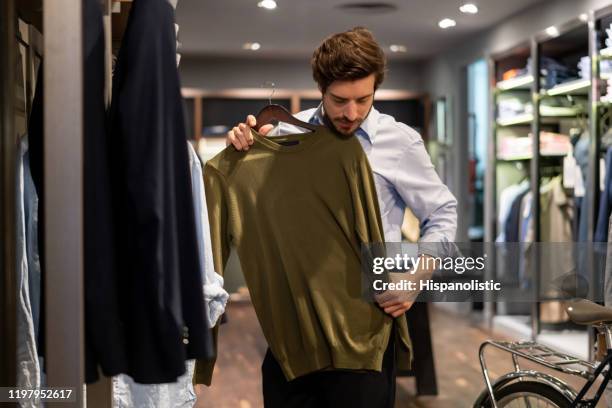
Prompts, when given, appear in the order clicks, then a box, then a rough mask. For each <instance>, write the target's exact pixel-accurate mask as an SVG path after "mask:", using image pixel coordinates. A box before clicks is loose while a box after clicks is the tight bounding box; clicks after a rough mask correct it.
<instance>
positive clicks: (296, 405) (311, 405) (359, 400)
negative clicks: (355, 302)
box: [261, 336, 396, 408]
mask: <svg viewBox="0 0 612 408" xmlns="http://www.w3.org/2000/svg"><path fill="white" fill-rule="evenodd" d="M394 337H395V336H391V337H390V338H389V344H388V345H387V347H386V350H385V353H384V356H383V362H382V370H381V371H380V372H355V371H349V370H323V371H318V372H315V373H311V374H307V375H305V376H303V377H300V378H297V379H295V380H292V381H287V379H286V378H285V375H284V374H283V370H282V368H281V366H280V365H279V363H278V361H277V360H276V359H275V358H274V355H273V354H272V352H271V351H270V349H268V350H267V351H266V356H265V358H264V361H263V364H262V366H261V377H262V383H263V384H262V389H263V399H264V406H265V407H266V408H319V407H349V406H350V407H356V408H373V407H376V408H393V407H394V406H395V388H396V385H395V374H396V366H395V356H394V341H393V340H394Z"/></svg>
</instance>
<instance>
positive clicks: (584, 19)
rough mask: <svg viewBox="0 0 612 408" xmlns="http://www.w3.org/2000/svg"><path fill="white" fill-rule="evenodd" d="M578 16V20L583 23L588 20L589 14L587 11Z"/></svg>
mask: <svg viewBox="0 0 612 408" xmlns="http://www.w3.org/2000/svg"><path fill="white" fill-rule="evenodd" d="M578 18H579V19H580V21H584V22H585V23H586V22H587V21H589V15H588V14H587V13H582V14H581V15H579V16H578Z"/></svg>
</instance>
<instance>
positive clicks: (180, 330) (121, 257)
mask: <svg viewBox="0 0 612 408" xmlns="http://www.w3.org/2000/svg"><path fill="white" fill-rule="evenodd" d="M175 55H176V38H175V31H174V11H173V9H172V7H171V6H170V4H169V3H168V2H167V0H136V1H134V2H133V5H132V9H131V12H130V16H129V20H128V25H127V28H126V32H125V34H124V37H123V40H122V44H121V49H120V51H119V55H118V58H117V63H116V66H115V73H114V78H113V100H112V106H111V116H110V119H111V123H110V143H111V145H112V149H111V151H110V152H111V162H112V166H113V175H112V193H113V200H114V203H115V211H116V213H117V220H118V222H117V223H116V224H115V225H116V227H117V228H116V231H115V233H116V237H117V242H118V252H117V261H118V263H117V266H118V268H119V277H120V284H119V287H120V291H121V293H120V297H121V301H122V305H121V307H122V312H123V313H125V316H126V319H125V324H126V341H127V351H128V354H127V356H128V360H129V367H128V371H127V373H128V374H129V375H130V376H132V377H133V378H134V380H136V381H137V382H140V383H159V382H170V381H175V380H176V378H177V377H178V376H179V375H181V374H183V373H184V371H185V364H184V363H185V359H191V358H210V357H211V354H212V347H211V337H210V330H209V329H208V328H207V324H206V319H205V316H206V313H205V303H204V299H203V289H202V276H201V272H200V271H201V269H200V265H199V259H198V252H197V251H198V247H197V241H196V230H195V220H194V218H195V215H194V206H193V197H192V190H191V177H190V171H189V159H188V152H187V136H186V135H187V133H186V128H185V116H184V113H183V101H182V97H181V91H180V84H179V77H178V71H177V67H176V56H175ZM184 342H185V343H187V344H184Z"/></svg>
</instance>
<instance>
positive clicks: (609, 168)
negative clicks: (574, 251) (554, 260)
mask: <svg viewBox="0 0 612 408" xmlns="http://www.w3.org/2000/svg"><path fill="white" fill-rule="evenodd" d="M611 211H612V148H609V149H608V151H607V153H606V177H605V181H604V191H603V192H602V193H601V198H600V199H599V213H598V214H597V226H596V228H595V237H594V238H593V241H594V242H607V239H608V220H609V218H610V212H611Z"/></svg>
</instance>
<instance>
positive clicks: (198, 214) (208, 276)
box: [187, 143, 229, 328]
mask: <svg viewBox="0 0 612 408" xmlns="http://www.w3.org/2000/svg"><path fill="white" fill-rule="evenodd" d="M187 147H188V148H189V167H190V168H191V185H192V189H193V200H194V201H193V205H194V208H195V218H196V233H197V235H198V255H199V257H200V265H201V266H202V280H203V281H204V301H205V302H206V305H207V307H208V315H207V316H206V317H207V319H208V327H211V328H212V327H214V326H215V325H216V324H217V320H218V319H219V317H220V316H221V315H222V314H223V312H224V311H225V304H226V303H227V300H228V299H229V294H228V293H227V292H226V291H225V289H223V277H222V276H221V275H219V274H218V273H217V272H215V266H214V264H213V256H212V243H211V240H210V228H209V225H208V209H207V208H206V194H205V192H204V179H203V176H202V164H201V163H200V159H199V158H198V155H197V153H196V152H195V150H194V148H193V146H191V143H187Z"/></svg>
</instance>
